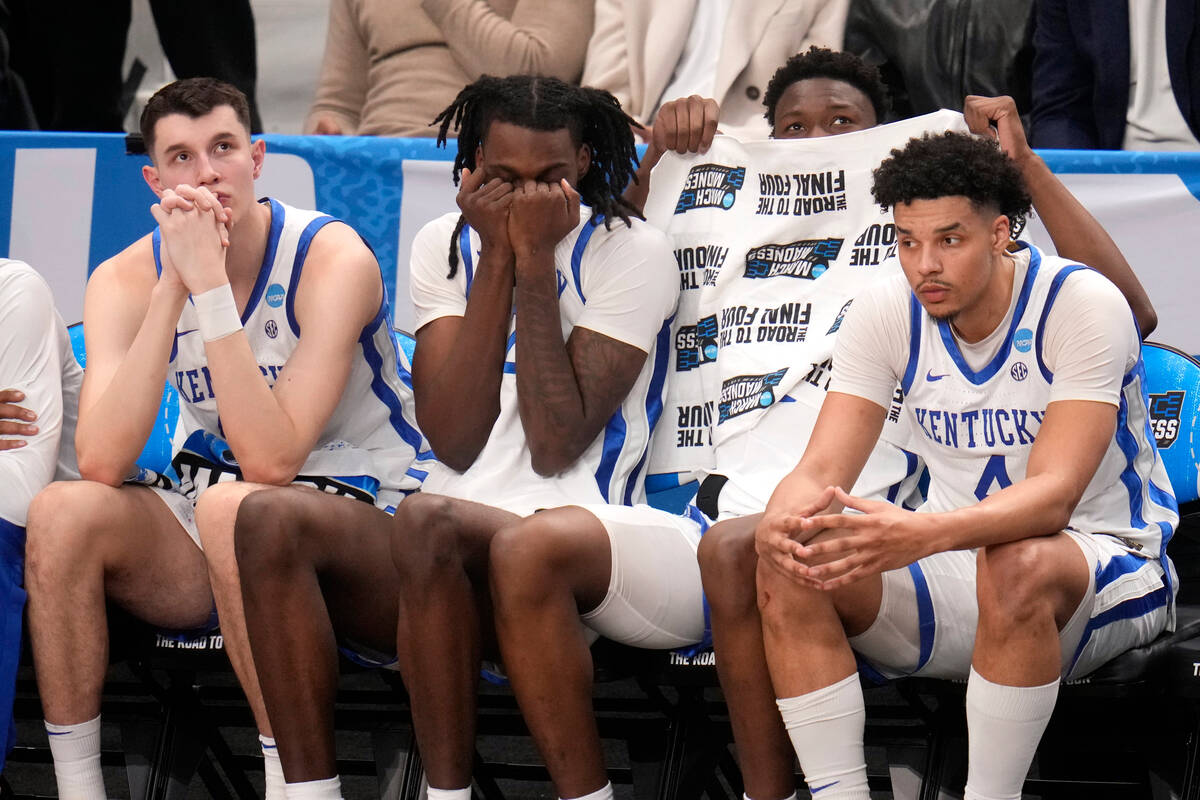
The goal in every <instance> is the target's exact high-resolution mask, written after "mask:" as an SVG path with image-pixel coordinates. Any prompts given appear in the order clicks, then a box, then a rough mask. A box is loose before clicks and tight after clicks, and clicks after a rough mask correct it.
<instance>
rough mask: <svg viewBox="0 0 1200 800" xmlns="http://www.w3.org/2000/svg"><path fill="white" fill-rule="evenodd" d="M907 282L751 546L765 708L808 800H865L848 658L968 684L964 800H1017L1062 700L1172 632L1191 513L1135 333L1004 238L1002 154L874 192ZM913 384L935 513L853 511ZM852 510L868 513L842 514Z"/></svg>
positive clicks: (893, 176) (918, 145)
mask: <svg viewBox="0 0 1200 800" xmlns="http://www.w3.org/2000/svg"><path fill="white" fill-rule="evenodd" d="M873 192H874V195H875V199H876V200H877V201H878V202H879V203H880V204H881V205H883V206H887V207H890V208H891V209H892V210H893V214H894V219H895V225H896V231H897V235H898V240H897V242H898V247H899V259H900V264H901V266H902V268H903V272H904V274H903V276H899V275H897V276H893V277H891V278H888V279H886V280H885V281H882V282H880V283H879V284H876V285H874V286H872V287H871V288H870V289H868V290H867V291H866V292H864V293H862V294H860V295H859V296H858V298H857V299H856V300H855V303H854V305H853V306H852V307H851V308H850V310H849V311H848V313H847V315H846V319H845V321H844V323H843V326H842V330H841V334H840V336H839V337H838V341H837V345H836V351H835V355H834V359H835V361H836V363H837V365H838V368H837V370H836V371H835V372H834V375H833V378H832V383H831V385H830V388H829V393H828V396H827V397H826V399H825V403H824V405H823V406H822V409H821V412H820V416H819V418H818V420H817V423H816V426H815V428H814V429H813V432H812V435H811V437H810V439H809V444H808V447H807V449H806V450H805V452H804V455H803V457H802V458H801V460H800V463H799V464H798V465H797V467H796V468H795V470H794V471H793V472H792V473H791V474H790V475H788V476H787V477H786V478H785V479H784V480H783V481H782V482H781V483H780V484H779V486H778V487H777V488H776V489H775V492H774V493H773V494H772V496H771V500H770V502H769V504H768V506H767V510H766V513H765V515H764V516H763V518H762V520H761V522H760V523H759V524H758V528H757V532H756V544H757V549H758V553H759V561H758V592H759V605H760V607H761V609H762V620H763V632H764V639H765V645H766V653H767V659H768V663H769V666H770V674H771V681H772V685H773V687H774V690H775V694H776V697H777V698H779V699H778V706H779V709H780V712H781V715H782V718H783V721H784V725H785V726H786V728H787V730H788V734H789V736H790V738H791V740H792V743H793V746H794V748H795V750H796V753H797V755H798V756H799V759H800V766H801V769H802V770H803V772H804V775H805V778H806V780H807V782H808V787H809V791H810V792H812V793H813V794H814V795H815V794H816V793H817V792H820V793H821V797H822V798H838V799H840V798H862V799H863V800H865V799H866V798H867V797H869V793H868V788H867V776H866V767H865V761H864V758H863V748H862V735H863V721H864V717H865V714H864V710H863V699H862V691H861V688H860V686H859V682H858V674H857V671H856V666H855V654H857V655H858V656H859V657H861V658H863V659H865V660H866V661H867V662H869V663H870V664H871V665H872V666H874V667H875V668H877V669H878V670H879V671H881V672H882V673H884V674H885V675H891V676H897V675H914V674H915V675H926V676H935V677H944V678H958V679H964V678H965V679H967V681H968V683H967V726H968V733H969V766H968V778H967V786H966V797H967V798H968V799H971V798H1019V797H1020V796H1021V786H1022V783H1023V781H1024V777H1025V773H1026V771H1027V770H1028V768H1029V764H1030V761H1031V760H1032V758H1033V754H1034V751H1035V749H1036V747H1037V743H1038V740H1039V739H1040V737H1041V734H1042V731H1043V730H1044V728H1045V725H1046V722H1047V721H1048V719H1049V717H1050V714H1051V711H1052V710H1053V708H1054V703H1055V699H1056V696H1057V692H1058V685H1059V681H1060V679H1062V678H1068V677H1078V676H1082V675H1086V674H1088V673H1089V672H1091V671H1092V670H1094V669H1096V668H1097V667H1099V666H1100V665H1102V664H1103V663H1104V662H1105V661H1107V660H1109V659H1111V658H1112V657H1114V656H1116V655H1118V654H1119V653H1121V652H1123V651H1125V650H1127V649H1129V648H1131V647H1136V646H1139V645H1142V644H1145V643H1146V642H1149V641H1150V640H1152V639H1153V638H1154V637H1155V636H1157V635H1158V634H1159V633H1160V632H1161V631H1163V630H1165V629H1170V628H1171V627H1172V626H1173V624H1174V599H1173V592H1174V583H1175V576H1174V570H1173V568H1172V566H1171V564H1170V561H1169V560H1168V558H1167V556H1166V544H1167V541H1168V539H1169V538H1170V535H1171V532H1172V531H1173V530H1174V526H1175V524H1176V522H1177V521H1178V514H1177V509H1176V504H1175V499H1174V496H1173V495H1172V494H1171V487H1170V483H1169V482H1168V480H1167V476H1166V472H1165V470H1164V468H1163V466H1162V462H1161V460H1160V459H1159V458H1158V452H1157V449H1156V448H1155V444H1154V440H1153V438H1152V437H1150V436H1149V435H1148V432H1149V428H1148V426H1147V423H1146V419H1147V416H1146V414H1147V412H1146V395H1145V389H1144V387H1143V386H1142V374H1143V373H1142V367H1141V356H1140V343H1139V338H1138V330H1137V326H1136V324H1135V322H1134V320H1133V317H1132V315H1131V314H1130V312H1129V307H1128V304H1127V302H1126V300H1125V298H1124V297H1122V295H1121V293H1120V291H1119V290H1118V289H1117V288H1116V287H1115V286H1113V285H1112V284H1111V283H1110V282H1109V281H1107V280H1106V279H1105V278H1104V277H1102V276H1101V275H1100V274H1099V273H1097V272H1094V271H1092V270H1088V269H1086V268H1084V267H1082V266H1080V265H1078V264H1074V263H1071V262H1068V261H1065V260H1063V259H1060V258H1055V257H1051V256H1046V255H1043V254H1042V253H1041V252H1040V251H1038V250H1037V249H1036V248H1034V247H1032V246H1029V245H1025V244H1021V245H1019V246H1018V247H1017V248H1015V249H1010V246H1011V236H1012V234H1013V232H1014V231H1015V230H1016V229H1019V227H1020V225H1021V223H1022V221H1023V218H1024V216H1025V215H1026V214H1027V213H1028V212H1029V210H1030V198H1029V194H1028V192H1027V190H1026V188H1025V186H1024V182H1023V181H1022V179H1021V175H1020V172H1019V171H1018V169H1017V168H1016V166H1015V165H1014V164H1013V162H1012V161H1011V160H1010V159H1009V158H1007V157H1006V156H1005V155H1004V154H1003V153H1002V152H1001V151H1000V149H999V148H998V147H997V146H996V145H995V144H994V143H992V142H989V141H986V140H983V139H976V138H973V137H970V136H966V135H962V134H953V133H946V134H942V135H938V136H934V135H926V136H924V137H922V138H921V139H914V140H912V141H911V142H909V144H908V145H907V146H906V147H905V148H904V149H903V150H893V151H892V157H891V158H889V159H887V160H885V161H884V163H883V164H882V165H881V166H880V167H879V169H878V170H877V171H876V172H875V182H874V186H873ZM897 382H899V383H900V384H901V386H902V387H903V389H904V392H905V403H904V407H905V409H906V411H905V413H906V414H907V415H909V418H910V421H911V422H912V424H913V426H914V428H913V429H914V432H915V440H916V441H915V445H916V447H917V448H918V450H919V452H920V454H921V456H922V457H923V458H924V460H925V463H926V464H927V465H928V469H929V474H930V485H929V492H928V499H927V501H926V502H925V503H924V505H923V506H922V507H921V508H920V509H919V511H920V512H921V513H914V512H910V511H907V510H904V509H901V508H897V507H896V506H894V505H891V504H889V503H883V502H879V501H873V500H867V499H863V498H858V497H854V496H851V495H850V494H848V493H847V492H845V491H844V489H843V487H846V486H851V485H853V483H854V481H855V479H856V477H857V475H858V472H859V470H860V469H861V468H862V466H863V464H864V463H865V462H866V459H867V457H868V455H869V454H870V452H871V449H872V447H873V445H874V443H875V439H876V436H877V435H878V433H879V431H880V428H881V426H882V423H883V420H884V417H885V414H886V413H887V411H886V409H887V407H888V406H889V405H890V403H891V398H892V395H893V392H894V390H895V386H896V384H897ZM843 508H845V509H847V510H852V511H855V512H859V513H839V512H841V510H842V509H843Z"/></svg>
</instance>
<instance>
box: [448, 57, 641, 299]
mask: <svg viewBox="0 0 1200 800" xmlns="http://www.w3.org/2000/svg"><path fill="white" fill-rule="evenodd" d="M497 119H499V120H502V121H504V122H509V123H512V124H515V125H521V126H522V127H525V128H529V129H531V130H537V131H550V130H556V129H559V128H566V129H567V130H568V131H570V133H571V140H572V141H573V142H574V143H575V144H576V146H579V145H584V144H586V145H587V146H588V148H589V149H590V151H591V166H590V167H589V168H588V170H587V171H586V172H585V173H584V174H583V175H582V176H581V177H580V178H579V186H578V190H579V196H580V198H581V199H582V200H583V202H584V203H586V204H587V205H588V206H590V207H591V209H592V220H591V221H592V223H593V224H596V223H598V222H600V221H603V222H604V224H605V226H606V227H609V226H611V224H612V218H613V217H614V216H615V217H618V218H619V219H620V220H621V221H622V222H624V223H625V224H626V225H629V214H630V212H633V213H634V214H637V213H638V212H637V209H635V208H634V207H633V206H631V205H630V204H629V203H627V202H626V201H625V199H624V198H622V197H621V196H620V195H618V194H614V193H613V189H612V187H614V186H624V185H625V184H627V183H629V179H630V176H631V175H632V174H633V165H634V164H635V163H636V161H637V150H636V148H635V147H634V143H633V137H632V136H630V135H629V126H630V125H636V124H637V122H636V121H635V120H633V119H632V118H631V117H629V116H628V115H627V114H626V113H625V112H624V111H622V110H621V104H620V103H618V102H617V99H616V98H615V97H613V96H612V95H611V94H609V93H608V92H605V91H603V90H600V89H589V88H587V87H586V86H585V87H579V86H572V85H571V84H567V83H563V82H561V81H556V80H546V79H544V78H537V77H534V76H531V75H518V76H513V77H509V78H494V77H492V76H490V75H484V76H483V77H482V78H480V79H479V80H477V81H475V83H472V84H471V85H469V86H467V87H466V88H465V89H463V90H462V91H461V92H459V93H458V97H456V98H455V99H454V102H453V103H451V104H450V106H449V108H447V109H446V110H444V111H443V112H442V113H441V114H439V115H438V116H437V118H436V119H435V120H434V121H433V124H435V125H439V124H440V125H441V127H440V128H439V129H438V145H439V146H441V147H444V146H445V145H446V140H447V135H448V134H449V133H450V128H451V126H453V127H454V128H455V129H457V131H458V154H457V155H456V156H455V158H454V176H453V177H454V183H455V185H456V186H457V185H459V180H460V178H459V176H460V174H461V170H463V169H464V168H465V169H468V170H471V171H474V170H475V161H476V158H477V157H478V155H479V152H480V150H479V148H480V145H481V144H482V138H483V132H484V131H486V130H487V129H488V126H489V125H490V124H491V123H492V121H493V120H497ZM465 224H466V217H464V216H462V215H460V216H459V218H458V223H457V224H456V225H455V227H454V235H453V236H452V237H451V243H450V275H449V277H451V278H453V277H454V272H455V270H456V269H457V268H458V237H459V235H460V234H461V233H462V229H463V226H464V225H465Z"/></svg>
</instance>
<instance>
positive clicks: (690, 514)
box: [674, 503, 713, 658]
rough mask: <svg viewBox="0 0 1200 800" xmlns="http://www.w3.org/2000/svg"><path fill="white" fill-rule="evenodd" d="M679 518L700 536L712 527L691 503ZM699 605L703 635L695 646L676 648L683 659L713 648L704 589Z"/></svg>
mask: <svg viewBox="0 0 1200 800" xmlns="http://www.w3.org/2000/svg"><path fill="white" fill-rule="evenodd" d="M680 516H683V517H687V518H688V519H690V520H691V521H692V522H695V523H696V524H697V525H699V526H700V535H701V536H703V535H704V534H706V533H708V529H709V528H710V527H711V526H712V523H711V522H709V521H708V517H706V516H704V512H703V511H701V510H700V509H698V508H696V506H694V505H692V504H691V503H689V504H688V506H687V508H685V509H684V510H683V513H682V514H680ZM700 603H701V605H702V606H703V608H704V635H703V636H701V637H700V641H698V642H696V643H695V644H689V645H687V646H686V647H677V648H675V651H674V652H676V653H679V655H681V656H684V657H685V658H694V657H695V656H698V655H700V654H701V653H703V652H704V651H705V650H711V649H712V646H713V635H712V608H710V607H709V605H708V595H706V594H705V593H704V587H701V588H700Z"/></svg>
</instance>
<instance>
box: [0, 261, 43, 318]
mask: <svg viewBox="0 0 1200 800" xmlns="http://www.w3.org/2000/svg"><path fill="white" fill-rule="evenodd" d="M0 301H3V302H4V304H5V305H4V306H3V307H4V308H6V309H8V308H10V306H9V305H8V304H10V303H11V304H12V306H11V308H19V307H21V306H25V305H39V306H41V305H50V306H53V304H54V295H53V293H52V292H51V291H50V284H49V283H47V282H46V279H45V278H43V277H42V275H41V274H40V273H39V272H38V271H37V270H35V269H34V268H33V267H31V266H30V265H29V264H27V263H25V262H24V261H20V260H18V259H15V258H0Z"/></svg>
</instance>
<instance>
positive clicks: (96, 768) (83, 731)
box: [45, 716, 106, 800]
mask: <svg viewBox="0 0 1200 800" xmlns="http://www.w3.org/2000/svg"><path fill="white" fill-rule="evenodd" d="M45 725H46V735H47V737H48V738H49V739H50V754H51V755H52V756H54V779H55V780H56V781H57V783H58V796H59V797H60V798H61V800H104V798H105V797H106V795H105V794H104V775H103V774H102V773H101V772H100V717H98V716H97V717H96V718H95V719H92V720H88V721H87V722H80V723H77V724H75V725H54V724H52V723H49V722H47V723H45Z"/></svg>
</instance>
